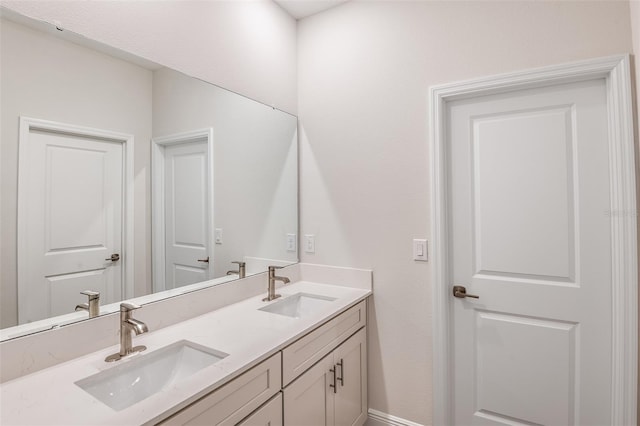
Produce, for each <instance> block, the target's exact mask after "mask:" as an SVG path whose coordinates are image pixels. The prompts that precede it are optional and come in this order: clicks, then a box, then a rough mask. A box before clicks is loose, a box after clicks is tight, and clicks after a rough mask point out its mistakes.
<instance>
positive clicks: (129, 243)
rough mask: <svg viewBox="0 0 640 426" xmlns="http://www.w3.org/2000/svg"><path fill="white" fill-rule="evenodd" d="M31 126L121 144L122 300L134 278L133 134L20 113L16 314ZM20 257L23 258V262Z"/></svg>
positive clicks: (20, 292) (23, 266) (24, 252)
mask: <svg viewBox="0 0 640 426" xmlns="http://www.w3.org/2000/svg"><path fill="white" fill-rule="evenodd" d="M32 129H38V130H44V131H46V132H59V133H69V134H72V135H80V136H85V137H90V138H101V139H108V140H109V141H112V142H118V143H121V144H122V145H123V148H124V149H123V157H124V158H123V159H122V160H123V169H122V171H123V180H122V181H123V185H124V187H123V194H122V207H123V210H122V211H123V215H122V257H121V259H122V280H121V295H122V298H123V300H124V299H129V298H131V297H133V278H134V265H135V260H134V241H133V240H134V232H133V221H134V211H133V191H134V174H133V162H134V157H133V152H134V151H133V145H134V137H133V135H130V134H126V133H120V132H113V131H110V130H102V129H97V128H94V127H86V126H79V125H76V124H68V123H61V122H59V121H51V120H42V119H39V118H32V117H25V116H20V131H19V136H18V190H17V194H18V223H17V226H18V229H17V235H18V240H17V255H18V256H17V280H16V281H17V284H18V317H20V306H22V304H21V302H20V300H21V299H22V300H24V299H25V297H26V294H25V290H24V289H23V287H22V286H21V285H20V281H21V277H24V276H25V274H24V273H21V272H22V271H24V270H25V269H26V268H29V265H27V264H24V260H25V259H26V257H25V256H26V255H27V250H28V247H27V246H26V244H23V241H22V240H21V239H20V237H19V236H20V235H21V234H22V235H24V234H25V232H26V229H25V228H26V226H27V223H26V220H25V218H26V214H25V212H26V211H27V204H26V199H25V198H24V197H20V187H24V184H25V179H26V178H27V176H26V174H25V173H26V170H27V168H28V164H29V162H30V158H29V150H28V149H27V146H26V145H27V143H28V141H29V132H30V131H31V130H32ZM20 259H23V260H22V261H21V260H20Z"/></svg>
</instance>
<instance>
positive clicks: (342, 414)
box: [283, 328, 367, 426]
mask: <svg viewBox="0 0 640 426" xmlns="http://www.w3.org/2000/svg"><path fill="white" fill-rule="evenodd" d="M366 360H367V352H366V329H365V328H361V329H360V331H358V332H357V333H356V334H355V335H353V336H352V337H350V338H349V339H348V340H347V341H346V342H344V343H342V344H341V345H340V346H338V347H337V348H336V349H335V350H334V351H333V352H331V353H330V354H329V355H326V356H325V357H324V358H322V360H320V362H318V363H317V364H315V365H314V366H313V367H311V368H310V369H309V370H308V371H306V372H305V373H303V374H302V375H300V377H298V378H297V379H296V380H294V381H293V382H292V383H291V384H289V385H288V386H287V387H285V388H284V391H283V393H284V424H285V426H311V425H313V426H315V425H318V426H320V425H327V426H330V425H339V426H349V425H362V424H364V422H365V420H366V419H367V375H366V372H367V365H366Z"/></svg>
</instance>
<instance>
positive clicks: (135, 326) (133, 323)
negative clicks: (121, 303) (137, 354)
mask: <svg viewBox="0 0 640 426" xmlns="http://www.w3.org/2000/svg"><path fill="white" fill-rule="evenodd" d="M125 324H126V327H127V328H128V329H130V330H131V331H133V332H134V333H136V336H139V335H141V334H142V333H146V332H147V331H149V327H147V324H145V323H143V322H142V321H138V320H137V319H134V318H128V319H127V320H126V321H125Z"/></svg>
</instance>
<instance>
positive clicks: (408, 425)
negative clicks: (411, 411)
mask: <svg viewBox="0 0 640 426" xmlns="http://www.w3.org/2000/svg"><path fill="white" fill-rule="evenodd" d="M368 413H369V418H368V419H367V423H366V426H423V425H421V424H419V423H415V422H412V421H410V420H405V419H401V418H400V417H396V416H392V415H391V414H387V413H383V412H381V411H378V410H374V409H372V408H369V411H368Z"/></svg>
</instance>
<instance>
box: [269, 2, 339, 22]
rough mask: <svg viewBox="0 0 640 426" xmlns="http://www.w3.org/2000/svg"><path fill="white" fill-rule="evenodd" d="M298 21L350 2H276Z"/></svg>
mask: <svg viewBox="0 0 640 426" xmlns="http://www.w3.org/2000/svg"><path fill="white" fill-rule="evenodd" d="M274 1H275V2H276V3H278V5H279V6H280V7H281V8H283V9H284V10H286V11H287V13H289V15H291V16H293V17H294V18H296V19H302V18H306V17H307V16H311V15H314V14H316V13H318V12H322V11H324V10H327V9H331V8H332V7H335V6H338V5H339V4H342V3H345V2H347V1H349V0H274Z"/></svg>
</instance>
